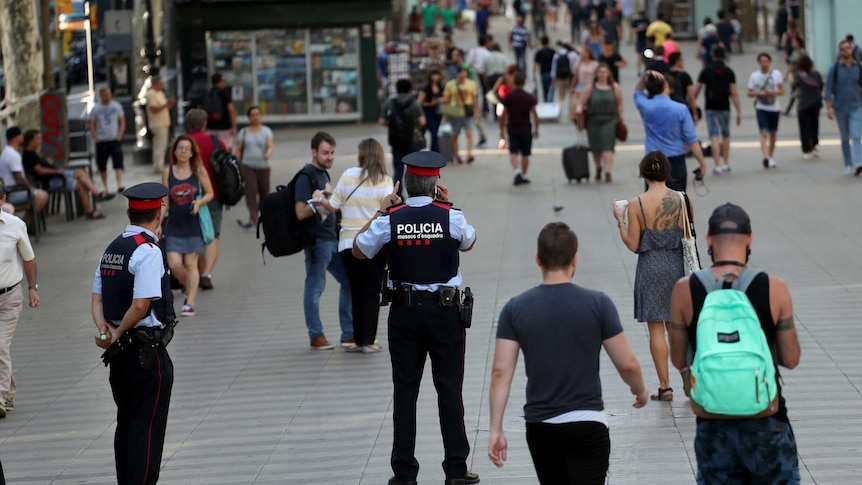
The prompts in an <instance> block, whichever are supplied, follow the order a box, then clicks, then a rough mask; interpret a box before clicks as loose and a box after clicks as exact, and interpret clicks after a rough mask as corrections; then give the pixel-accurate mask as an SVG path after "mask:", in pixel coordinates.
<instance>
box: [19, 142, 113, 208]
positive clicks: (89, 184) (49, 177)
mask: <svg viewBox="0 0 862 485" xmlns="http://www.w3.org/2000/svg"><path fill="white" fill-rule="evenodd" d="M41 145H42V135H41V134H40V133H39V132H38V131H36V130H27V131H25V132H24V144H23V147H24V157H23V158H24V170H26V171H27V175H29V176H31V177H33V178H34V179H36V180H38V181H39V183H40V184H41V185H42V188H44V189H46V190H48V191H49V192H54V191H57V190H60V189H62V188H64V187H65V189H64V190H66V191H69V192H71V191H74V192H75V193H76V194H78V200H80V201H81V207H83V208H84V213H85V214H86V215H87V219H102V218H104V217H105V215H104V214H102V213H101V212H99V211H97V210H95V209H93V206H92V204H91V203H90V193H93V194H96V200H97V201H103V200H111V199H113V198H114V194H109V193H107V192H104V191H103V192H101V193H99V192H97V189H96V184H94V183H93V179H91V178H90V176H89V175H88V174H87V171H86V170H84V169H83V168H76V169H74V170H68V169H67V170H63V169H59V168H56V167H55V166H54V164H53V163H51V161H50V160H48V159H46V158H43V157H41V156H39V148H41Z"/></svg>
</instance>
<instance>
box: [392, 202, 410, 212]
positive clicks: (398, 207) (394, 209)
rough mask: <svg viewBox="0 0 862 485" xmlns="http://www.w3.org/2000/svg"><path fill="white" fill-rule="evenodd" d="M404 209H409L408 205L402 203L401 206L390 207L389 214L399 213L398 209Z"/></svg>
mask: <svg viewBox="0 0 862 485" xmlns="http://www.w3.org/2000/svg"><path fill="white" fill-rule="evenodd" d="M404 207H407V204H405V203H403V202H402V203H401V204H398V205H393V206H392V207H390V208H389V211H388V212H389V213H390V214H392V213H393V212H395V211H397V210H398V209H403V208H404Z"/></svg>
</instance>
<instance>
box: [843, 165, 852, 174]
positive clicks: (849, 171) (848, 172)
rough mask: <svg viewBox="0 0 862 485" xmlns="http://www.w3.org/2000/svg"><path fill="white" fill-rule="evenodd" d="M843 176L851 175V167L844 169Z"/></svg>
mask: <svg viewBox="0 0 862 485" xmlns="http://www.w3.org/2000/svg"><path fill="white" fill-rule="evenodd" d="M844 175H853V167H844Z"/></svg>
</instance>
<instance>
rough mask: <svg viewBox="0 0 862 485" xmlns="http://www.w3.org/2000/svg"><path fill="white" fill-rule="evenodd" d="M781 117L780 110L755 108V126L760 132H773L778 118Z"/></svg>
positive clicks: (776, 128) (776, 129)
mask: <svg viewBox="0 0 862 485" xmlns="http://www.w3.org/2000/svg"><path fill="white" fill-rule="evenodd" d="M780 117H781V112H780V111H766V110H762V109H759V110H757V127H758V128H760V132H761V133H763V132H764V131H765V132H767V133H775V132H776V131H778V119H779V118H780Z"/></svg>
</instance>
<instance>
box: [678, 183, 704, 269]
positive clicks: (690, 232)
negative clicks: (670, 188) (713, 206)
mask: <svg viewBox="0 0 862 485" xmlns="http://www.w3.org/2000/svg"><path fill="white" fill-rule="evenodd" d="M677 193H678V194H679V198H680V202H681V203H682V208H683V226H684V230H685V233H684V234H683V236H682V261H683V266H684V267H685V275H686V276H688V275H690V274H692V273H694V272H695V271H700V257H699V256H698V254H697V236H696V235H695V232H694V224H692V223H691V218H690V214H689V211H690V209H691V208H690V207H689V205H688V197H686V195H685V193H684V192H677Z"/></svg>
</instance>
